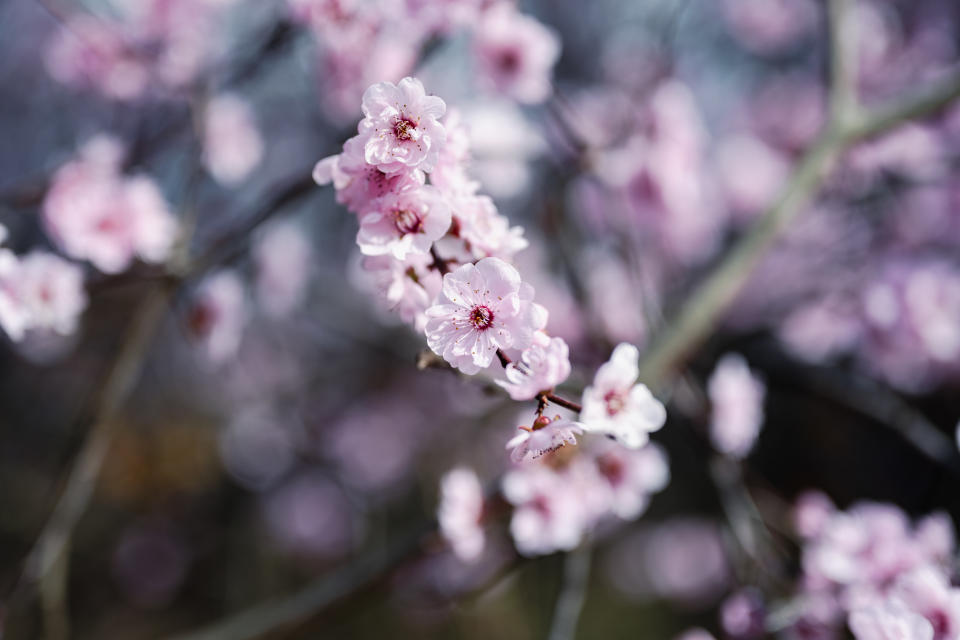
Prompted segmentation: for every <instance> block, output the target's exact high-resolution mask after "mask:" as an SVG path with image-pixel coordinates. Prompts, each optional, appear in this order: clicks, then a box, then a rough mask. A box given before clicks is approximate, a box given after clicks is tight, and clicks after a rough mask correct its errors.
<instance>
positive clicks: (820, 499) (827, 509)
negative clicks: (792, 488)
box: [793, 491, 837, 539]
mask: <svg viewBox="0 0 960 640" xmlns="http://www.w3.org/2000/svg"><path fill="white" fill-rule="evenodd" d="M836 510H837V508H836V507H835V506H834V504H833V502H832V501H831V500H830V498H828V497H827V496H826V494H824V493H821V492H820V491H805V492H803V493H801V494H800V495H799V496H798V497H797V500H796V503H795V504H794V506H793V526H794V528H795V529H796V531H797V533H798V534H800V536H801V537H803V538H807V539H809V538H816V537H817V536H819V535H820V534H821V533H823V530H824V527H826V525H827V523H828V522H829V521H830V518H831V517H832V516H833V514H834V513H835V512H836Z"/></svg>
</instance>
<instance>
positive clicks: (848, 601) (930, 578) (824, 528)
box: [795, 493, 960, 640]
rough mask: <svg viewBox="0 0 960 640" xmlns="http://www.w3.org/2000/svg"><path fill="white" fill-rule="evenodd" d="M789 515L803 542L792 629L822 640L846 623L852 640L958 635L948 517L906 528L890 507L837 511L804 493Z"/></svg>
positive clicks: (933, 639)
mask: <svg viewBox="0 0 960 640" xmlns="http://www.w3.org/2000/svg"><path fill="white" fill-rule="evenodd" d="M795 513H796V523H797V529H798V532H799V533H800V535H801V536H802V537H803V538H804V540H805V544H804V549H803V558H802V563H803V576H802V578H801V582H800V591H801V593H800V596H801V601H802V602H804V603H805V606H804V612H803V615H802V617H801V618H800V620H799V621H798V622H797V623H796V625H797V627H798V629H800V628H802V629H805V630H806V631H807V632H810V633H815V632H816V631H817V630H819V631H820V633H818V634H817V635H818V637H824V636H823V635H822V634H823V633H829V632H830V630H834V629H836V628H837V627H838V626H839V625H841V624H842V623H843V622H844V620H846V621H847V624H848V625H849V627H850V629H851V630H852V631H853V633H854V635H855V636H856V637H857V640H886V639H888V638H894V637H896V638H911V639H914V640H920V639H925V640H947V639H948V638H956V637H957V635H958V634H960V589H958V588H956V587H954V586H952V584H951V579H952V578H953V574H952V564H951V563H952V558H953V555H954V553H955V542H954V531H953V523H952V522H951V521H950V518H949V516H947V515H946V514H939V513H938V514H933V515H929V516H927V517H925V518H923V519H922V520H920V521H919V522H918V523H916V525H911V522H910V520H909V518H908V517H907V515H906V514H904V513H903V511H901V510H900V509H899V508H897V507H895V506H893V505H889V504H881V503H872V502H863V503H859V504H856V505H853V506H852V507H851V508H849V509H848V510H846V511H838V510H836V509H835V508H834V507H833V505H832V504H831V503H830V501H829V499H827V498H826V497H825V496H823V495H822V494H817V493H811V494H806V495H804V496H803V497H802V498H801V500H800V502H799V503H798V505H797V508H796V512H795ZM805 637H809V635H805Z"/></svg>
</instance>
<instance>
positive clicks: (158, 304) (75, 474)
mask: <svg viewBox="0 0 960 640" xmlns="http://www.w3.org/2000/svg"><path fill="white" fill-rule="evenodd" d="M171 293H172V290H171V288H169V287H167V286H158V287H155V288H154V289H153V290H152V291H150V292H149V293H148V294H147V296H146V299H145V300H144V301H143V302H142V303H141V305H140V308H139V310H138V311H137V314H136V317H135V318H134V320H133V322H132V324H131V326H130V330H129V332H128V334H127V337H126V339H125V340H124V343H123V346H122V347H121V350H120V353H119V355H118V356H117V358H116V360H115V361H114V363H113V365H112V367H111V368H110V372H109V374H108V376H107V380H106V383H105V385H104V389H103V392H102V393H101V395H100V398H99V400H98V401H97V403H96V404H97V407H98V409H97V413H96V417H95V418H94V421H93V428H92V429H91V431H90V433H89V434H88V436H87V439H86V441H85V443H84V445H83V448H82V449H81V450H80V453H79V454H78V455H77V459H76V462H75V463H74V465H73V468H72V469H71V470H70V474H69V476H68V477H67V480H66V482H65V484H64V490H63V494H62V495H61V496H60V499H59V500H58V501H57V504H56V507H54V510H53V513H52V514H51V516H50V519H49V520H48V521H47V524H46V526H45V527H44V528H43V531H42V532H41V533H40V536H39V537H38V539H37V542H36V544H35V545H34V547H33V549H32V550H31V552H30V554H29V555H28V556H27V561H26V570H25V575H24V577H25V578H26V580H27V581H28V582H34V581H37V580H41V579H42V578H43V576H45V575H47V574H48V573H49V572H50V570H51V568H52V567H53V565H54V564H55V563H56V561H57V559H58V558H59V557H60V554H61V552H62V551H63V548H64V546H65V544H66V543H67V541H68V540H69V538H70V534H71V532H72V531H73V529H74V527H75V526H76V524H77V522H78V521H79V520H80V516H82V515H83V513H84V511H86V507H87V504H89V502H90V498H91V496H92V495H93V490H94V487H95V486H96V482H97V477H98V476H99V472H100V467H101V466H102V463H103V458H104V456H105V455H106V453H107V449H108V448H109V446H110V442H111V440H112V436H113V433H114V430H115V428H116V425H117V421H116V414H117V411H118V410H119V409H120V406H121V405H122V403H123V401H124V400H125V399H126V397H127V395H128V394H129V392H130V390H131V389H132V388H133V385H134V384H135V383H136V381H137V380H138V379H139V378H140V370H141V368H142V366H143V360H144V354H145V352H146V350H147V348H148V347H149V345H150V339H151V338H152V336H153V334H154V332H155V330H156V328H157V326H158V325H159V323H160V319H161V318H162V317H163V313H164V311H165V310H166V308H167V303H168V301H169V299H170V295H171Z"/></svg>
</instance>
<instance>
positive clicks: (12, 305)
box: [0, 228, 30, 342]
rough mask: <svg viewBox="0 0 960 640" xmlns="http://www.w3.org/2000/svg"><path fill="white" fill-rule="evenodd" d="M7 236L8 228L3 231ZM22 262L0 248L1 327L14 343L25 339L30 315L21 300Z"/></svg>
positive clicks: (7, 250) (11, 252)
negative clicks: (24, 335)
mask: <svg viewBox="0 0 960 640" xmlns="http://www.w3.org/2000/svg"><path fill="white" fill-rule="evenodd" d="M3 231H4V235H6V228H4V229H3ZM20 275H21V274H20V261H19V260H17V256H16V255H15V254H14V253H13V251H10V250H9V249H7V248H6V247H0V327H2V328H3V330H4V331H5V332H6V334H7V335H8V336H10V339H11V340H13V341H14V342H17V341H19V340H22V339H23V334H24V333H25V332H26V330H27V327H28V325H29V322H30V320H29V318H30V316H29V314H28V312H27V309H26V307H25V306H24V304H23V302H22V300H21V293H20Z"/></svg>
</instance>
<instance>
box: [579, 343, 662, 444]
mask: <svg viewBox="0 0 960 640" xmlns="http://www.w3.org/2000/svg"><path fill="white" fill-rule="evenodd" d="M639 359H640V352H639V351H638V350H637V348H636V347H635V346H633V345H631V344H627V343H621V344H620V345H618V346H617V348H616V349H614V351H613V355H612V356H610V360H609V361H608V362H607V363H605V364H604V365H602V366H601V367H600V368H599V369H598V370H597V374H596V376H595V377H594V379H593V384H592V385H591V386H589V387H587V388H586V390H585V391H584V392H583V412H582V413H581V414H580V419H581V420H582V421H583V423H584V430H585V431H588V432H593V433H603V434H607V435H611V436H613V437H614V438H616V439H617V440H618V441H619V442H621V443H622V444H624V445H626V446H628V447H630V448H634V449H636V448H638V447H642V446H643V445H645V444H646V443H647V441H648V440H649V435H648V434H649V433H650V432H652V431H656V430H657V429H659V428H660V427H662V426H663V423H664V422H665V421H666V419H667V412H666V409H664V407H663V405H662V404H661V403H660V401H659V400H657V399H656V398H654V397H653V394H652V393H650V390H649V389H648V388H647V386H646V385H644V384H636V382H637V376H638V375H639Z"/></svg>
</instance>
